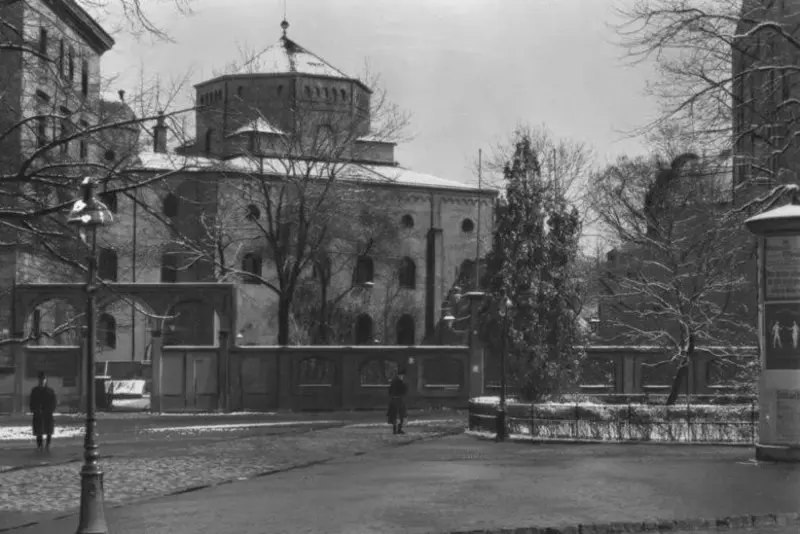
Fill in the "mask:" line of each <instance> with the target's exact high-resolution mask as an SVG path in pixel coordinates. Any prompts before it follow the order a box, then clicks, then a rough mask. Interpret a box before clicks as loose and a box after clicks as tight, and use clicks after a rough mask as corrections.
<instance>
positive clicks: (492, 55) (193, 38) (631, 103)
mask: <svg viewBox="0 0 800 534" xmlns="http://www.w3.org/2000/svg"><path fill="white" fill-rule="evenodd" d="M618 1H619V0H402V1H397V0H287V15H288V20H289V22H290V24H291V27H290V28H289V32H288V35H289V37H290V38H291V39H293V40H294V41H295V42H297V43H298V44H300V45H301V46H303V47H305V48H307V49H308V50H310V51H311V52H314V53H316V54H317V55H319V56H321V57H322V58H324V59H325V60H326V61H328V62H329V63H331V64H332V65H333V66H335V67H337V68H338V69H340V70H342V71H344V72H345V73H347V74H349V75H352V76H358V75H359V74H361V73H362V72H363V70H364V64H365V61H368V62H369V65H370V68H371V70H372V71H374V72H376V73H379V74H380V75H381V79H382V83H383V85H384V86H385V87H386V89H387V90H388V91H389V95H390V97H391V99H392V100H393V101H394V102H396V103H397V104H398V105H400V106H401V107H402V108H404V109H405V110H407V111H409V112H410V113H411V114H412V117H413V123H412V134H413V136H414V137H413V140H412V141H411V142H409V143H407V144H404V145H401V146H399V147H398V150H397V158H398V161H399V162H400V163H401V164H402V165H404V166H408V167H411V168H413V169H415V170H418V171H420V172H427V173H431V174H436V175H438V176H441V177H444V178H450V179H454V180H459V181H472V180H474V177H473V176H472V173H471V170H470V166H469V162H470V161H473V160H474V159H475V158H476V157H477V152H478V149H479V148H483V149H484V150H486V149H488V148H489V147H490V146H491V145H492V144H493V143H495V142H497V141H499V140H502V139H504V138H507V137H508V135H509V134H510V132H511V131H512V130H513V129H514V127H515V125H516V124H518V123H520V122H523V123H530V124H533V125H538V124H541V123H544V124H546V125H547V126H548V127H549V128H550V129H551V130H552V131H553V132H554V133H555V134H556V135H558V136H560V137H568V138H573V139H576V140H580V141H584V142H586V143H588V144H589V145H591V146H592V147H593V148H594V149H595V151H596V153H597V164H598V165H600V164H602V163H604V162H606V161H608V160H610V159H613V158H614V157H616V156H617V155H619V154H623V153H627V154H636V153H641V152H642V151H643V148H642V146H641V144H640V143H639V142H638V141H636V140H634V139H630V136H629V135H626V132H629V131H630V130H631V129H632V128H634V127H636V126H638V125H641V124H643V123H645V122H646V121H647V120H648V118H651V117H652V115H653V113H655V104H654V102H652V100H650V99H648V98H647V97H646V96H645V95H644V92H643V89H644V86H645V81H646V79H647V77H648V75H649V74H650V73H649V71H648V69H647V68H646V67H643V66H638V67H636V68H631V67H626V66H625V65H624V61H623V53H622V50H621V49H620V48H618V47H617V46H616V45H615V44H614V42H615V40H616V35H615V33H614V30H613V28H611V27H609V25H613V24H614V23H615V22H618V21H616V20H615V19H614V13H613V6H614V5H617V4H615V2H618ZM145 5H146V6H147V8H148V9H149V10H150V11H148V13H149V14H150V16H151V18H152V19H153V21H154V22H155V23H156V24H159V25H160V26H161V27H162V28H164V29H165V30H167V31H168V33H169V34H170V35H171V37H172V38H173V40H174V41H175V42H174V43H163V42H152V41H151V40H140V41H137V40H135V39H133V38H132V37H129V36H126V35H124V34H116V35H115V38H116V39H117V44H116V46H115V47H114V49H113V50H112V51H111V52H109V53H108V54H106V56H105V57H104V60H103V69H104V72H105V74H108V75H114V74H121V75H122V76H121V78H120V79H118V80H116V81H115V86H114V87H111V88H110V89H112V90H116V89H120V88H125V86H126V85H129V86H130V87H132V88H135V85H136V84H137V82H138V79H139V74H138V72H139V70H140V68H141V69H143V70H144V73H145V76H147V77H148V78H150V77H153V76H155V75H160V76H161V77H162V78H163V79H169V78H171V77H180V76H182V75H184V74H185V73H186V72H187V71H189V70H190V69H191V70H193V75H192V77H191V82H192V83H197V82H200V81H201V80H203V79H207V78H209V77H211V75H212V70H213V69H215V68H220V67H222V66H224V64H225V63H226V62H229V61H231V60H235V59H237V58H238V56H239V48H240V47H241V46H246V47H251V48H259V49H260V48H263V47H266V46H268V45H270V44H273V43H275V42H277V40H278V39H279V37H280V35H281V30H280V22H281V20H282V18H283V9H284V8H283V0H193V3H192V5H193V9H194V14H193V15H192V16H190V17H181V16H176V13H175V10H174V8H173V7H171V4H170V2H166V1H162V2H158V3H156V2H146V3H145ZM130 90H134V89H130Z"/></svg>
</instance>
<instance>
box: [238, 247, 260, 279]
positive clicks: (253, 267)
mask: <svg viewBox="0 0 800 534" xmlns="http://www.w3.org/2000/svg"><path fill="white" fill-rule="evenodd" d="M261 263H262V262H261V256H259V255H258V254H254V253H252V252H248V253H247V254H245V255H244V257H242V271H243V272H244V273H246V275H245V277H244V283H245V284H257V283H258V282H259V281H258V279H257V278H255V277H253V276H247V275H249V274H254V275H256V276H261Z"/></svg>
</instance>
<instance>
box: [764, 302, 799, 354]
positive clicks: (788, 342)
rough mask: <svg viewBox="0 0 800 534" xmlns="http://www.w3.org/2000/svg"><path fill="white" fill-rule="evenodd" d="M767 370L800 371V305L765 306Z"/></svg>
mask: <svg viewBox="0 0 800 534" xmlns="http://www.w3.org/2000/svg"><path fill="white" fill-rule="evenodd" d="M764 308H765V310H764V318H765V326H766V329H767V331H766V344H765V362H764V363H765V365H766V368H767V369H800V303H794V302H769V303H767V304H765V306H764Z"/></svg>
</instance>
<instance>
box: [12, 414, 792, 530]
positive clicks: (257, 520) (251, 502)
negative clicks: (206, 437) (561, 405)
mask: <svg viewBox="0 0 800 534" xmlns="http://www.w3.org/2000/svg"><path fill="white" fill-rule="evenodd" d="M416 432H419V430H417V429H414V430H412V431H411V432H410V433H409V436H413V435H414V434H415V433H416ZM324 433H331V434H332V435H336V436H338V438H337V439H340V440H341V441H339V442H338V444H337V445H335V446H333V445H332V446H330V448H329V449H328V450H326V451H325V452H324V453H323V452H321V451H319V452H318V453H317V454H318V456H316V457H322V456H324V455H325V454H329V455H335V454H337V453H338V454H340V459H338V460H336V461H332V462H328V463H325V464H320V465H315V466H313V467H308V468H306V469H300V470H293V471H287V472H282V473H277V474H273V475H271V476H267V477H258V478H253V479H250V480H247V481H242V482H238V483H235V484H228V485H220V486H216V487H213V488H210V489H204V490H199V491H195V492H191V493H186V494H182V495H176V496H172V497H166V498H161V499H156V500H149V501H147V502H144V503H139V504H133V505H130V506H124V507H119V508H109V509H108V510H107V515H108V520H109V523H110V525H111V531H112V532H114V533H115V534H128V533H130V534H133V533H136V534H141V533H157V532H159V533H160V532H171V533H175V534H181V533H186V534H189V533H205V532H207V533H218V532H237V533H252V534H261V533H263V532H302V533H308V534H310V533H354V534H358V533H371V532H381V533H401V532H402V533H406V534H415V533H416V534H422V533H428V532H449V531H457V530H461V531H465V530H467V531H469V530H482V529H489V528H500V527H503V528H519V527H525V526H539V527H543V526H559V525H566V524H577V523H606V522H617V521H646V520H652V519H655V518H663V519H678V518H710V517H725V516H738V515H743V514H767V513H781V512H794V511H797V510H798V509H800V504H798V500H797V495H799V494H800V467H799V466H787V465H777V464H755V463H753V462H751V461H750V458H751V455H752V451H750V450H749V449H745V448H725V447H686V446H664V445H659V446H652V445H624V446H620V445H530V444H520V443H503V444H496V443H493V442H490V441H478V440H475V439H474V438H471V437H468V436H465V435H460V436H453V437H447V438H442V439H437V440H430V441H423V442H418V443H415V444H413V445H411V446H408V447H373V448H372V451H373V452H370V453H368V454H364V455H359V456H354V455H353V454H352V452H351V451H352V449H353V447H356V448H357V447H358V446H359V445H361V446H363V445H362V444H364V443H367V442H370V440H372V441H371V442H372V443H375V442H376V441H383V442H390V441H392V440H393V436H391V435H386V432H385V429H380V428H379V427H372V428H370V427H361V428H358V429H332V430H325V431H321V432H319V435H322V434H324ZM303 436H307V437H303ZM367 436H371V437H369V438H368V437H367ZM308 437H310V435H306V434H304V435H298V436H293V437H285V438H281V440H284V439H290V440H292V441H291V446H292V449H293V450H294V451H307V452H308V453H309V457H314V450H315V449H314V443H315V441H316V439H308ZM250 439H253V438H248V439H245V440H242V443H241V444H233V443H230V444H225V445H222V444H220V445H218V446H212V447H211V449H207V450H208V452H209V454H213V453H212V450H214V449H215V448H216V450H217V453H223V452H224V453H225V456H228V454H230V455H232V456H233V457H236V458H237V461H238V462H241V459H243V458H244V456H238V455H239V454H242V455H246V454H251V455H252V454H254V452H253V451H254V449H255V448H257V447H258V446H263V447H265V448H271V447H274V444H275V443H276V442H277V440H272V441H270V440H268V439H265V440H264V441H258V438H255V439H256V441H248V440H250ZM333 441H335V440H333ZM331 442H332V441H331ZM204 450H206V449H204ZM271 450H274V451H276V452H277V450H278V449H277V448H275V449H271ZM245 451H248V452H245ZM262 458H263V460H262V461H264V462H265V464H267V465H280V462H281V459H280V458H279V457H278V456H277V455H276V454H274V453H273V454H270V453H265V454H264V455H263V456H262ZM143 461H146V460H144V459H142V460H135V461H134V462H133V465H132V467H127V466H124V465H122V464H112V465H113V468H112V467H111V466H109V469H108V471H109V483H108V486H109V487H108V494H107V500H109V501H110V502H119V500H120V498H119V496H120V494H119V493H116V492H119V491H122V490H121V485H120V483H121V479H120V478H118V477H120V476H121V475H119V474H117V475H113V474H111V473H113V472H114V471H115V470H120V469H124V470H126V471H125V473H126V474H125V476H131V475H133V476H134V480H136V478H135V471H136V469H139V468H140V466H139V465H138V464H137V462H143ZM172 461H177V460H175V459H172V460H170V462H172ZM182 461H183V462H187V463H185V464H181V465H180V466H179V467H178V466H174V467H173V468H172V469H171V470H170V476H171V477H172V476H175V477H179V476H181V474H180V473H179V472H180V471H183V470H186V469H196V468H197V467H198V466H197V465H195V464H192V463H191V462H192V461H193V460H192V459H191V458H184V459H183V460H182ZM206 461H213V460H206ZM282 461H284V462H286V461H288V460H287V459H284V460H282ZM235 464H236V462H233V463H231V464H226V463H225V462H224V461H221V463H220V468H222V469H233V470H234V471H235V469H236V468H235V467H233V466H234V465H235ZM128 469H130V471H128ZM241 469H242V471H241V472H242V473H245V472H250V473H252V472H253V471H252V470H251V471H245V470H244V468H241ZM262 469H263V467H262ZM75 472H76V471H75V469H73V470H72V471H71V473H70V474H69V477H67V478H62V479H61V481H62V483H66V482H67V480H69V482H70V483H71V484H72V485H73V486H74V485H75V482H76V478H75ZM12 475H13V473H12ZM198 478H202V477H198ZM205 478H206V479H211V478H212V476H206V477H205ZM62 487H63V486H62ZM162 491H163V490H162ZM71 502H72V503H73V504H74V503H75V502H76V501H75V500H72V501H71ZM75 521H76V519H75V517H70V518H66V519H61V520H58V521H52V522H48V523H42V524H40V525H37V526H33V527H29V528H25V529H20V530H18V531H15V532H19V533H20V534H51V533H56V532H59V533H60V532H66V531H68V530H70V529H72V528H74V524H75ZM791 528H793V529H794V531H791ZM762 531H763V529H762ZM765 532H772V531H765ZM774 532H776V533H780V534H788V532H792V534H795V533H796V532H797V527H796V526H792V527H790V529H789V530H787V529H786V528H784V529H777V530H775V531H774Z"/></svg>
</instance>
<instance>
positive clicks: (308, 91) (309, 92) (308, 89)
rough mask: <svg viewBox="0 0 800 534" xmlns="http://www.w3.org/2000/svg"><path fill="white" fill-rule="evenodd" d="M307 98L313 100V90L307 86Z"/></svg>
mask: <svg viewBox="0 0 800 534" xmlns="http://www.w3.org/2000/svg"><path fill="white" fill-rule="evenodd" d="M306 97H307V98H311V88H310V87H309V86H307V85H306Z"/></svg>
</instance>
